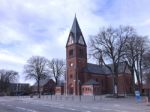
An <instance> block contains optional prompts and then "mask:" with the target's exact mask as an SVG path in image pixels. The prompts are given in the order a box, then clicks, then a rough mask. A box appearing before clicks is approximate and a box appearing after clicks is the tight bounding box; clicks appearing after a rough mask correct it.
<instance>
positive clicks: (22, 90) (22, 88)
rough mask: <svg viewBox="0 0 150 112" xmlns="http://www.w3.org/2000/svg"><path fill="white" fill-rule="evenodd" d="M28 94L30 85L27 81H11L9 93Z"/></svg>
mask: <svg viewBox="0 0 150 112" xmlns="http://www.w3.org/2000/svg"><path fill="white" fill-rule="evenodd" d="M28 94H30V85H29V84H28V83H11V84H10V95H28Z"/></svg>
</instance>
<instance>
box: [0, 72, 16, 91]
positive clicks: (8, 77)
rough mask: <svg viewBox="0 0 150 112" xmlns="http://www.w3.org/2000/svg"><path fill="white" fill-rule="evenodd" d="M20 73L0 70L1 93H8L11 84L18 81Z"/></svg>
mask: <svg viewBox="0 0 150 112" xmlns="http://www.w3.org/2000/svg"><path fill="white" fill-rule="evenodd" d="M17 78H18V72H16V71H13V70H5V69H1V70H0V92H4V93H8V92H9V87H10V84H11V83H12V82H14V81H17Z"/></svg>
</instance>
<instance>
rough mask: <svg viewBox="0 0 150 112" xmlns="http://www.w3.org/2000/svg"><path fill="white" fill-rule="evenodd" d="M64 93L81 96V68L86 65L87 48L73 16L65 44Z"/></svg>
mask: <svg viewBox="0 0 150 112" xmlns="http://www.w3.org/2000/svg"><path fill="white" fill-rule="evenodd" d="M66 64H67V66H66V67H67V73H66V87H67V88H66V92H67V94H74V95H79V94H81V84H82V82H83V74H82V70H83V67H85V66H86V64H87V46H86V43H85V40H84V37H83V35H82V32H81V29H80V27H79V24H78V21H77V18H76V16H75V18H74V21H73V25H72V28H71V30H70V33H69V36H68V40H67V44H66Z"/></svg>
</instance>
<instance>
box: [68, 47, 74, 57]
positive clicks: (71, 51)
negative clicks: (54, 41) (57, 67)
mask: <svg viewBox="0 0 150 112" xmlns="http://www.w3.org/2000/svg"><path fill="white" fill-rule="evenodd" d="M72 56H73V49H71V50H70V51H69V57H72Z"/></svg>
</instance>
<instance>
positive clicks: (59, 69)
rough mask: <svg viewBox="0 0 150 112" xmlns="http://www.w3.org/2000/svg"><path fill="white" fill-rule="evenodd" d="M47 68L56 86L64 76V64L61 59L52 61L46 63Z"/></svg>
mask: <svg viewBox="0 0 150 112" xmlns="http://www.w3.org/2000/svg"><path fill="white" fill-rule="evenodd" d="M48 67H49V69H50V74H51V75H52V77H54V79H55V81H56V84H58V83H59V82H58V81H59V79H60V78H61V77H62V76H63V75H64V72H65V62H64V60H62V59H52V60H50V61H49V62H48Z"/></svg>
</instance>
